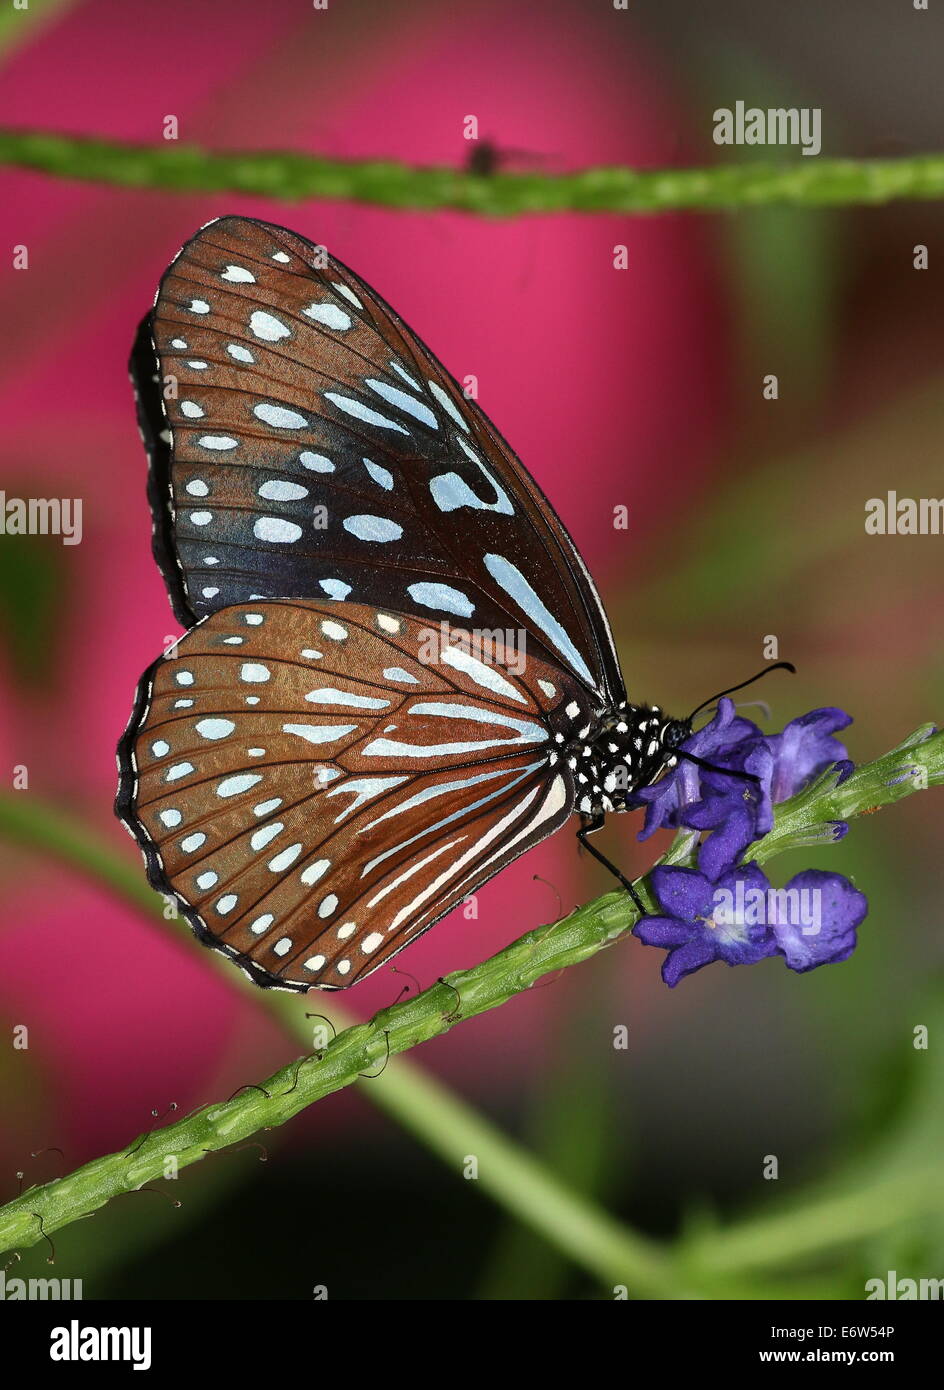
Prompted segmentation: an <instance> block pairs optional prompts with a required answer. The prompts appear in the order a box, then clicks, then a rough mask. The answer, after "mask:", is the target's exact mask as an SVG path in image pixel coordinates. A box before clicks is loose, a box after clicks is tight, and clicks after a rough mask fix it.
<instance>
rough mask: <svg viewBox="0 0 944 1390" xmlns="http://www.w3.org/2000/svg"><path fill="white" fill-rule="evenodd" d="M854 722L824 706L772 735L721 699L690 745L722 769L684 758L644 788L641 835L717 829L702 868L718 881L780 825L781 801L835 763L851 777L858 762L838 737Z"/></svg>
mask: <svg viewBox="0 0 944 1390" xmlns="http://www.w3.org/2000/svg"><path fill="white" fill-rule="evenodd" d="M851 722H852V720H851V717H850V716H849V715H848V714H846V713H845V711H844V710H840V709H835V708H826V709H817V710H812V711H811V712H810V713H809V714H804V715H801V716H800V718H799V719H794V720H792V721H791V722H790V723H789V724H788V725H787V726H786V728H785V729H784V730H783V732H782V733H780V734H764V733H762V732H761V730H760V729H759V728H758V727H757V725H756V724H752V723H751V721H750V720H748V719H741V718H739V717H737V716H736V715H735V712H734V703H733V701H731V700H729V699H726V698H723V699H721V700H720V701H719V702H718V711H717V714H716V715H715V717H714V719H713V720H712V721H711V722H710V723H709V724H707V725H706V726H705V728H704V729H700V730H699V731H698V733H697V734H693V735H692V737H691V738H689V739H687V740H686V742H685V743H684V744H682V752H683V753H684V752H686V751H687V752H691V753H694V754H696V756H698V757H700V758H703V759H704V760H705V761H707V762H711V763H713V764H714V767H715V769H717V770H715V771H711V770H708V769H705V768H700V767H698V766H697V765H696V764H693V763H690V762H687V761H686V760H685V758H684V757H681V758H680V759H679V763H678V766H677V767H676V768H674V769H673V770H672V772H671V773H669V774H668V775H667V776H665V777H663V778H662V779H661V780H660V781H659V782H657V783H656V784H655V786H653V787H647V788H644V789H642V790H641V791H640V792H639V793H637V799H638V800H639V801H640V802H643V803H645V804H646V822H645V825H644V827H643V829H642V831H641V832H640V835H639V838H640V839H641V840H642V839H645V838H646V837H647V836H649V835H651V834H652V833H653V831H655V830H656V829H658V828H659V827H660V826H688V827H690V828H691V829H693V830H703V831H711V832H714V833H712V834H709V835H708V837H707V838H706V839H705V840H703V841H702V844H701V846H700V849H699V854H698V867H699V869H700V870H701V871H702V872H703V873H705V874H707V875H708V877H709V878H712V879H717V878H718V877H719V876H720V875H721V874H722V873H724V872H725V870H726V869H728V868H730V867H732V866H733V865H734V864H736V863H738V861H739V860H740V858H741V856H742V855H743V853H744V851H745V850H746V849H747V847H748V846H749V845H751V844H753V842H754V841H755V840H758V839H760V837H761V836H762V835H766V834H767V832H768V831H769V830H770V829H771V828H772V827H773V807H774V805H775V804H776V803H777V802H780V801H785V800H787V798H788V797H791V796H793V795H794V794H795V793H796V792H798V791H800V790H801V789H802V788H803V787H804V786H806V785H807V783H808V782H809V781H811V780H812V778H814V777H815V776H817V775H818V774H819V773H820V772H823V771H824V770H825V769H826V768H827V767H829V766H830V765H832V764H837V765H838V769H839V779H840V780H843V779H844V778H845V777H847V776H848V775H849V773H850V772H851V771H852V764H851V763H850V762H849V761H848V760H847V759H846V749H845V747H844V746H843V744H842V743H840V742H839V740H838V739H836V738H835V737H834V736H833V735H834V734H835V732H836V731H837V730H838V729H844V728H845V727H846V726H847V725H848V724H850V723H851ZM837 838H838V837H837Z"/></svg>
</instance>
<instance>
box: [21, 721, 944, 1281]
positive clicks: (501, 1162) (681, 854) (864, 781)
mask: <svg viewBox="0 0 944 1390" xmlns="http://www.w3.org/2000/svg"><path fill="white" fill-rule="evenodd" d="M942 781H944V733H937V734H935V733H933V732H932V731H931V726H927V727H925V728H923V729H920V730H918V731H916V733H914V734H913V735H911V737H910V738H908V739H906V740H905V741H904V743H902V744H901V745H899V747H898V748H896V749H893V750H892V751H891V752H890V753H887V754H885V755H884V756H883V757H880V758H878V759H876V760H875V761H874V762H872V763H869V764H866V765H865V766H863V767H860V768H857V769H856V770H855V772H854V773H853V774H852V776H850V777H848V778H847V779H846V780H845V781H844V782H841V783H839V784H837V781H836V776H835V773H834V772H828V773H826V774H825V775H824V776H823V777H821V778H820V779H819V780H818V781H817V782H816V783H815V784H814V785H813V786H812V787H810V788H808V789H807V790H805V791H803V792H801V793H799V795H797V796H795V797H793V798H792V799H791V800H790V801H788V802H785V803H784V804H783V805H782V806H781V807H779V808H778V813H777V818H776V824H775V826H774V829H773V830H772V831H771V833H770V834H769V835H768V836H766V837H765V838H764V839H763V840H761V841H759V842H758V843H757V844H756V845H754V846H752V848H751V851H750V853H751V857H752V858H754V859H756V860H757V861H758V862H759V863H763V862H765V861H766V860H768V859H769V858H770V857H771V856H772V855H773V854H775V853H778V852H780V851H781V850H783V849H785V848H789V847H793V846H795V845H796V844H800V843H809V842H810V841H811V840H813V841H815V840H816V839H818V838H819V839H823V838H827V837H828V836H829V834H830V828H831V826H832V825H833V824H834V822H835V821H836V820H837V819H848V818H850V817H851V816H854V815H857V814H860V813H861V812H863V811H871V810H873V809H875V808H877V807H879V806H883V805H887V804H890V803H892V802H893V801H896V800H898V799H900V798H901V797H902V796H906V795H909V794H910V793H911V792H913V791H917V790H923V789H925V788H926V787H930V786H933V785H937V784H940V783H941V782H942ZM30 823H32V831H33V832H35V831H36V828H37V827H36V814H35V812H34V813H33V815H32V818H31V816H30V812H29V810H28V809H25V810H24V809H23V805H22V803H21V802H20V799H19V798H18V797H16V796H13V797H10V796H8V797H6V798H3V799H2V801H0V831H6V832H7V833H8V834H11V833H12V834H13V835H15V836H16V837H17V838H19V839H21V840H22V839H24V838H27V839H29V838H30V833H29V830H28V829H27V827H28V826H29V825H30ZM34 842H35V841H34ZM53 842H54V843H57V844H58V846H59V848H60V850H62V849H65V850H66V851H67V852H71V851H74V850H75V849H76V845H75V842H74V837H70V836H68V835H66V834H64V833H63V831H62V826H61V823H60V825H59V827H58V829H57V831H56V832H55V833H54V834H53V835H51V836H47V839H46V847H52V843H53ZM690 853H691V839H690V837H689V836H679V838H678V840H677V842H676V845H674V846H673V847H672V850H671V851H670V854H669V855H668V856H666V858H667V859H671V860H672V862H684V861H685V860H686V859H688V858H689V857H690ZM93 862H94V867H95V869H96V870H102V869H104V870H105V872H106V873H109V874H110V876H111V878H112V879H114V877H115V873H114V868H113V866H112V868H111V869H110V870H109V868H108V866H107V865H105V864H103V863H102V861H101V857H95V856H93ZM663 862H664V861H663ZM636 887H637V890H638V891H639V892H640V893H641V894H642V895H643V897H644V898H646V899H647V901H649V902H650V903H651V901H652V899H651V896H650V895H649V889H648V886H647V883H646V880H645V879H644V878H643V879H639V880H637V884H636ZM635 920H636V909H635V908H634V906H633V903H632V902H631V900H630V899H629V898H628V896H627V895H626V894H623V893H609V894H606V895H604V896H603V897H601V898H598V899H597V900H596V901H595V902H592V903H589V904H587V905H586V906H585V907H582V908H578V909H577V910H576V911H575V912H573V913H571V915H570V916H569V917H566V918H564V919H563V920H561V921H560V922H557V923H555V924H553V925H552V926H549V927H542V928H539V929H537V930H533V931H529V932H526V933H525V935H524V936H522V937H521V938H519V940H517V941H515V942H512V944H511V945H509V946H507V947H505V949H504V950H502V951H500V952H498V954H497V955H494V956H492V957H490V958H489V959H488V960H486V961H483V962H482V963H481V964H480V965H477V966H475V967H474V968H472V969H470V970H460V971H456V972H455V973H454V974H452V975H450V976H448V977H447V978H446V980H445V981H442V982H439V983H437V984H435V985H433V986H431V987H430V988H429V989H427V990H424V991H423V993H422V994H419V995H417V996H416V997H415V998H413V999H406V1000H403V1001H402V1002H401V1003H398V1004H395V1005H393V1006H392V1007H390V1008H388V1009H383V1010H381V1011H380V1012H379V1013H378V1014H376V1015H375V1016H374V1018H373V1019H371V1020H370V1022H369V1023H358V1024H353V1025H351V1026H349V1027H347V1028H345V1029H344V1030H343V1031H342V1032H341V1033H339V1034H338V1036H337V1037H336V1038H335V1039H334V1040H333V1041H332V1042H331V1043H330V1044H329V1045H328V1046H327V1047H326V1048H325V1049H324V1050H323V1051H322V1052H321V1053H316V1054H313V1055H311V1056H308V1057H305V1058H302V1059H301V1060H300V1061H298V1062H294V1063H291V1064H290V1065H289V1066H287V1067H283V1068H281V1069H280V1070H279V1071H277V1072H276V1073H275V1074H274V1075H273V1076H271V1077H269V1078H267V1079H266V1080H265V1081H264V1082H262V1083H261V1086H259V1087H253V1088H250V1089H245V1090H243V1091H241V1092H240V1093H239V1094H238V1095H236V1096H234V1097H233V1098H232V1099H231V1100H229V1101H226V1102H224V1103H222V1104H218V1105H208V1106H203V1107H201V1108H200V1109H199V1110H197V1111H195V1112H194V1113H193V1114H192V1115H188V1116H185V1117H184V1118H183V1119H181V1120H178V1121H176V1122H175V1123H174V1124H170V1125H167V1126H165V1127H164V1128H163V1129H160V1130H157V1131H155V1132H154V1133H153V1134H151V1135H150V1136H148V1137H147V1138H145V1139H144V1140H143V1142H137V1143H136V1144H132V1145H131V1146H130V1147H129V1148H128V1149H125V1150H122V1151H120V1152H118V1153H113V1154H109V1155H106V1156H105V1157H103V1158H99V1159H95V1160H94V1161H93V1162H91V1163H88V1164H85V1165H84V1166H83V1167H81V1168H78V1169H76V1170H75V1171H74V1172H73V1173H71V1174H69V1175H67V1176H66V1177H64V1178H62V1179H60V1180H58V1181H56V1182H52V1183H47V1184H45V1185H44V1186H42V1187H36V1188H32V1189H30V1190H29V1191H28V1192H26V1193H24V1194H23V1195H22V1196H21V1197H18V1198H17V1199H16V1200H14V1201H12V1202H9V1203H8V1204H7V1205H6V1206H5V1207H3V1208H0V1250H7V1249H10V1248H12V1247H14V1246H28V1245H32V1244H35V1243H36V1241H38V1240H39V1239H41V1238H42V1234H43V1233H44V1232H45V1233H47V1234H48V1233H50V1232H52V1231H54V1230H57V1229H58V1228H60V1227H62V1226H65V1225H68V1224H69V1222H71V1221H75V1220H77V1219H78V1218H79V1217H82V1216H86V1215H88V1214H90V1213H91V1212H93V1211H96V1210H98V1209H99V1208H100V1207H101V1206H103V1205H104V1204H105V1203H106V1202H108V1201H110V1200H111V1198H112V1197H115V1196H117V1195H118V1194H119V1193H122V1192H129V1191H132V1190H134V1189H135V1188H137V1187H140V1186H141V1185H142V1184H144V1183H146V1182H148V1181H153V1180H154V1179H157V1178H160V1177H162V1176H163V1174H164V1172H165V1171H166V1169H165V1165H166V1164H167V1163H168V1161H169V1160H171V1159H173V1161H174V1163H175V1165H176V1166H177V1167H178V1168H182V1167H185V1166H187V1165H188V1164H190V1163H195V1162H198V1161H199V1160H200V1159H202V1158H203V1156H204V1154H206V1153H207V1152H212V1151H215V1150H217V1149H221V1148H225V1147H226V1146H228V1145H230V1144H234V1143H238V1142H241V1141H244V1140H246V1139H248V1138H250V1137H251V1136H252V1135H253V1134H255V1133H257V1132H258V1131H259V1130H260V1129H263V1128H271V1127H274V1126H276V1125H280V1124H284V1123H285V1121H286V1120H288V1119H290V1118H291V1117H292V1116H293V1115H296V1114H297V1113H298V1112H299V1111H300V1110H303V1109H304V1108H305V1107H306V1106H308V1105H311V1104H313V1103H314V1102H315V1101H317V1100H320V1099H321V1098H322V1097H323V1096H326V1095H330V1094H331V1093H332V1092H334V1091H337V1090H340V1089H342V1088H343V1087H345V1086H348V1085H351V1084H352V1083H353V1082H356V1081H358V1080H359V1079H360V1078H361V1077H362V1076H363V1075H364V1074H365V1073H379V1072H380V1071H381V1070H384V1072H385V1076H384V1080H383V1081H380V1080H377V1079H375V1080H373V1081H370V1082H368V1083H367V1084H368V1085H371V1086H372V1087H374V1088H375V1089H376V1093H377V1096H376V1098H377V1099H378V1100H380V1098H381V1097H382V1096H386V1104H387V1107H388V1108H389V1109H390V1110H394V1109H396V1108H398V1107H403V1106H404V1105H406V1108H407V1109H408V1110H409V1111H410V1123H411V1127H415V1129H416V1130H417V1132H420V1133H422V1134H423V1136H424V1138H425V1139H426V1141H427V1142H428V1143H430V1144H431V1145H432V1146H433V1147H434V1148H435V1149H436V1151H437V1152H438V1153H439V1154H440V1155H441V1156H442V1157H444V1158H445V1159H446V1160H447V1161H448V1162H449V1163H450V1164H451V1165H454V1170H455V1172H456V1174H457V1176H459V1175H461V1174H462V1172H463V1168H464V1167H465V1166H466V1165H467V1163H468V1160H469V1159H474V1160H476V1163H477V1167H478V1180H479V1181H481V1182H482V1183H483V1186H485V1185H486V1184H487V1185H488V1186H489V1190H490V1191H491V1193H492V1195H493V1196H495V1197H497V1198H498V1199H499V1200H501V1201H502V1202H503V1203H504V1204H506V1205H507V1206H509V1208H510V1209H511V1210H513V1211H515V1212H516V1214H518V1215H520V1216H521V1217H522V1219H524V1220H527V1221H529V1222H531V1223H532V1224H534V1225H536V1226H538V1227H539V1228H540V1229H542V1230H543V1231H544V1232H545V1233H546V1234H547V1235H548V1236H549V1238H551V1239H553V1240H554V1242H555V1243H557V1244H559V1245H560V1247H561V1248H562V1249H565V1250H566V1251H568V1253H569V1254H570V1255H571V1256H572V1258H573V1259H574V1260H575V1261H576V1262H577V1263H579V1264H580V1265H581V1266H582V1267H583V1268H585V1269H590V1270H592V1271H593V1272H594V1273H595V1274H596V1275H597V1276H598V1277H600V1278H601V1279H603V1280H605V1281H606V1282H610V1283H624V1284H626V1285H627V1286H628V1287H629V1288H630V1289H631V1290H632V1291H634V1292H637V1293H643V1294H653V1293H659V1292H666V1291H668V1290H672V1291H674V1292H675V1293H676V1295H677V1294H678V1293H679V1291H680V1290H679V1287H678V1278H677V1275H678V1271H677V1269H676V1268H675V1267H674V1266H673V1265H672V1263H671V1262H670V1261H669V1259H668V1257H667V1256H666V1254H664V1253H663V1252H662V1251H661V1250H660V1249H659V1247H658V1246H656V1245H655V1244H653V1243H650V1242H648V1241H645V1240H644V1239H642V1238H641V1237H639V1236H636V1235H635V1234H633V1233H632V1232H628V1231H627V1230H625V1228H623V1227H621V1226H619V1225H618V1224H617V1223H615V1222H612V1221H611V1220H610V1219H609V1218H608V1217H606V1216H605V1215H604V1214H602V1213H600V1212H599V1211H597V1210H596V1208H594V1207H593V1206H592V1204H590V1203H587V1202H585V1201H584V1200H583V1199H581V1198H580V1197H577V1196H575V1195H574V1194H573V1193H570V1192H568V1191H567V1190H566V1188H564V1187H563V1186H562V1185H560V1184H559V1183H557V1182H556V1180H555V1179H554V1178H553V1177H552V1176H551V1175H549V1174H547V1173H545V1172H543V1171H542V1170H541V1168H540V1165H539V1164H538V1163H537V1162H536V1161H535V1160H534V1159H531V1158H529V1157H528V1156H526V1155H524V1154H521V1153H520V1152H518V1151H516V1150H515V1148H514V1146H513V1145H512V1144H511V1143H510V1141H508V1140H507V1139H505V1138H503V1137H502V1136H501V1135H499V1134H498V1132H497V1131H496V1130H494V1129H493V1128H492V1127H491V1126H490V1125H488V1124H487V1123H486V1122H485V1121H483V1120H481V1119H479V1118H478V1117H475V1116H473V1115H472V1112H470V1111H468V1110H467V1109H466V1108H465V1107H463V1106H462V1105H461V1104H460V1103H459V1102H457V1101H455V1100H453V1099H452V1098H451V1097H449V1096H448V1095H446V1094H444V1093H442V1092H441V1091H438V1089H437V1088H436V1087H435V1086H434V1085H433V1084H432V1083H430V1082H428V1081H425V1082H424V1083H423V1085H424V1086H425V1087H426V1090H425V1091H424V1092H423V1093H422V1094H421V1097H420V1099H419V1101H417V1099H416V1097H415V1096H413V1097H412V1098H405V1096H404V1089H405V1083H404V1082H403V1078H402V1074H401V1076H400V1087H401V1091H400V1095H399V1096H398V1095H397V1085H398V1071H401V1068H402V1065H403V1064H400V1065H399V1066H398V1065H397V1064H393V1065H391V1066H389V1067H387V1066H386V1063H387V1060H388V1059H389V1058H390V1057H391V1056H394V1055H396V1054H397V1053H400V1052H404V1051H406V1050H408V1049H409V1048H412V1047H415V1046H417V1045H418V1044H419V1043H421V1042H425V1041H428V1040H429V1039H430V1038H433V1037H436V1036H437V1035H438V1034H440V1033H444V1032H446V1031H448V1029H450V1028H452V1027H455V1026H456V1025H457V1024H458V1023H460V1022H463V1021H464V1020H465V1019H467V1018H471V1017H474V1016H475V1015H476V1014H480V1013H484V1012H486V1011H487V1010H489V1009H493V1008H497V1007H498V1006H499V1005H500V1004H503V1003H505V1002H507V1001H508V1000H509V999H511V998H512V997H513V996H514V995H516V994H518V993H520V992H522V991H523V990H525V989H529V988H530V987H531V986H532V985H534V984H535V983H536V982H537V981H538V980H540V979H541V978H542V977H543V976H545V975H547V974H550V973H552V972H554V971H558V970H561V969H564V968H566V967H568V966H570V965H574V964H577V963H578V962H579V961H583V960H587V959H589V958H590V957H591V956H593V955H595V954H596V953H597V952H598V951H600V950H603V949H604V948H605V947H607V946H611V945H613V944H614V943H615V942H616V941H619V940H621V939H623V938H624V937H625V936H626V934H627V933H628V932H629V931H630V929H631V928H632V926H633V924H634V922H635ZM278 1007H279V1008H280V1010H281V1011H283V1012H284V1013H286V1015H287V1016H288V1017H290V1018H292V1017H294V1018H300V1014H301V1013H302V1012H303V1009H304V1004H299V1002H298V1001H293V1000H291V999H287V1000H280V1001H279V1002H278ZM295 1027H296V1029H297V1028H298V1027H299V1023H296V1024H295ZM412 1084H414V1083H413V1082H412V1081H411V1085H412ZM381 1103H383V1102H381ZM844 1200H846V1199H844ZM848 1200H849V1201H851V1199H848ZM851 1210H852V1213H853V1218H852V1219H851V1221H850V1220H847V1221H846V1222H845V1224H843V1223H842V1222H840V1223H839V1227H840V1236H839V1237H838V1239H840V1240H843V1239H846V1238H851V1236H852V1235H853V1234H855V1233H856V1231H859V1232H861V1231H863V1230H865V1229H867V1228H868V1229H871V1227H869V1225H868V1221H866V1220H865V1218H864V1217H863V1215H862V1211H863V1208H862V1204H861V1202H852V1204H851ZM856 1212H858V1213H859V1215H858V1217H856V1216H855V1213H856ZM785 1219H786V1218H783V1220H785ZM791 1219H793V1220H796V1217H795V1215H794V1217H793V1218H791ZM770 1220H771V1221H773V1222H774V1223H776V1222H777V1221H778V1220H781V1218H771V1219H770ZM856 1221H858V1225H856ZM761 1224H762V1223H761ZM768 1224H769V1222H768ZM781 1224H782V1223H781ZM762 1229H763V1227H762ZM776 1229H778V1228H777V1227H776V1224H775V1230H776ZM801 1229H803V1228H802V1225H801ZM806 1230H807V1231H808V1237H807V1242H806V1244H805V1245H804V1244H802V1243H801V1249H802V1252H803V1253H807V1251H808V1250H809V1248H811V1247H810V1242H811V1241H813V1240H815V1239H817V1231H819V1232H820V1237H819V1239H820V1246H819V1248H824V1247H828V1246H830V1245H832V1244H835V1243H836V1240H837V1236H836V1234H835V1232H834V1230H833V1229H831V1228H830V1227H828V1226H827V1225H825V1224H824V1223H822V1222H820V1223H819V1224H818V1225H817V1223H816V1221H815V1218H813V1217H811V1218H810V1219H809V1221H808V1222H807V1225H806ZM744 1231H746V1232H747V1234H746V1235H745V1234H744ZM729 1240H730V1241H732V1242H733V1247H734V1250H735V1257H734V1258H733V1259H732V1258H730V1257H729V1261H728V1266H727V1267H728V1268H730V1267H732V1266H733V1265H737V1264H738V1260H737V1250H738V1244H737V1241H738V1233H737V1231H735V1232H734V1234H733V1235H731V1236H730V1237H729ZM740 1240H741V1242H742V1252H743V1243H744V1241H745V1240H746V1241H747V1256H748V1258H747V1259H746V1262H747V1263H750V1259H751V1258H756V1255H752V1254H751V1252H752V1251H756V1249H757V1245H758V1240H757V1237H756V1235H752V1234H751V1228H750V1226H747V1227H745V1228H744V1229H743V1230H742V1233H741V1235H740ZM786 1244H787V1247H788V1248H787V1249H786V1250H783V1251H782V1253H783V1254H784V1255H785V1256H786V1257H789V1255H790V1254H791V1253H792V1252H791V1250H790V1249H789V1242H787V1243H786ZM723 1248H724V1247H723V1246H722V1249H723ZM729 1248H730V1247H729ZM740 1258H741V1259H742V1260H744V1259H745V1256H744V1254H743V1253H742V1255H741V1257H740ZM709 1264H710V1261H707V1260H706V1261H704V1262H703V1265H702V1268H703V1269H707V1267H708V1265H709ZM738 1267H740V1266H738Z"/></svg>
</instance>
